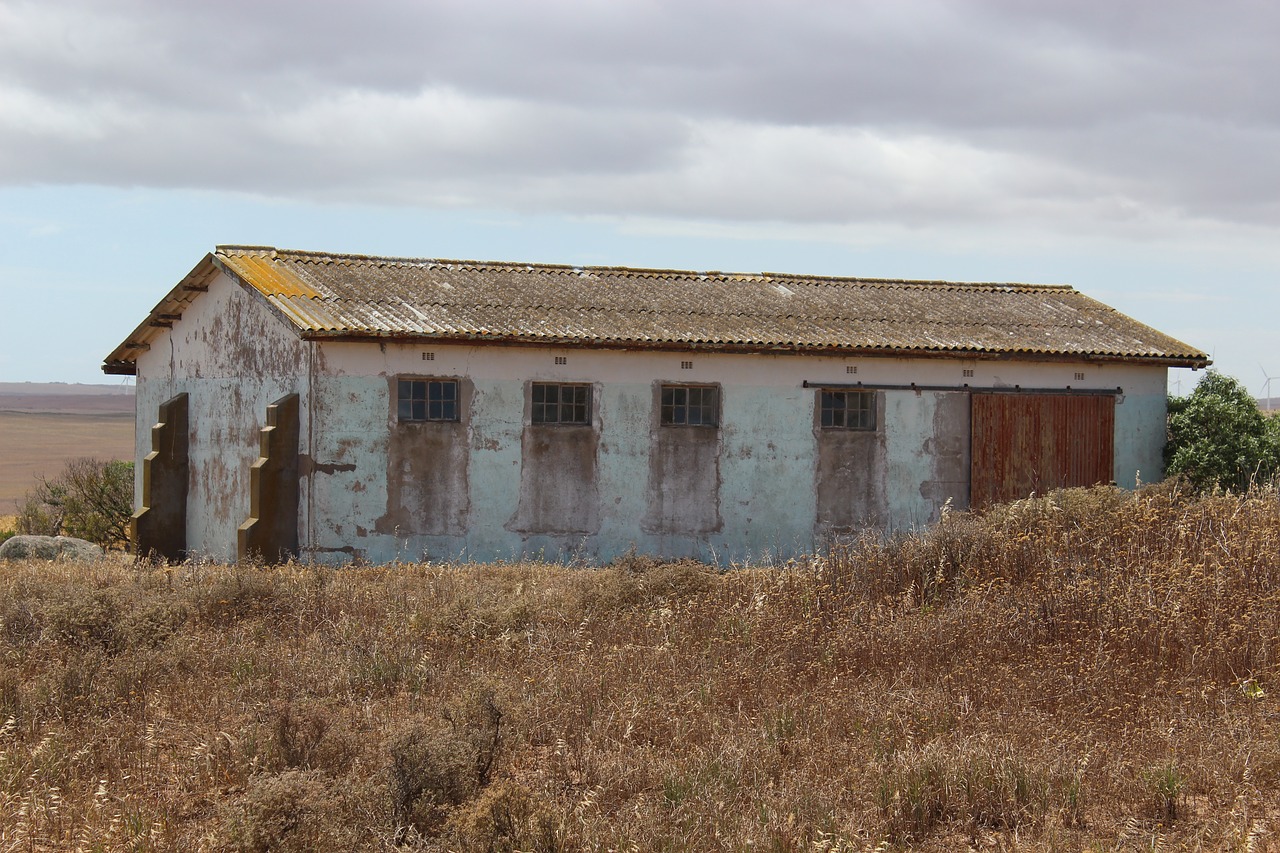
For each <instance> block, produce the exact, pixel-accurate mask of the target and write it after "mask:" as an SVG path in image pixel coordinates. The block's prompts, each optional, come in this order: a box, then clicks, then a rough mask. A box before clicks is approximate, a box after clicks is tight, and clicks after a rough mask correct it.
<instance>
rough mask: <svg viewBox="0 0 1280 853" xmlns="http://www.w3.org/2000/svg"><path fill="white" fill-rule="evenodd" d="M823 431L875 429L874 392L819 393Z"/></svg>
mask: <svg viewBox="0 0 1280 853" xmlns="http://www.w3.org/2000/svg"><path fill="white" fill-rule="evenodd" d="M818 393H819V394H820V395H821V402H820V405H821V408H822V428H823V429H860V430H873V429H875V428H876V394H875V392H874V391H819V392H818Z"/></svg>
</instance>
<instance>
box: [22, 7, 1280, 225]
mask: <svg viewBox="0 0 1280 853" xmlns="http://www.w3.org/2000/svg"><path fill="white" fill-rule="evenodd" d="M1277 36H1280V7H1274V6H1273V5H1272V4H1269V3H1262V2H1248V1H1247V0H1230V1H1229V2H1225V3H1222V4H1214V5H1213V6H1212V7H1210V6H1208V5H1206V4H1202V3H1199V2H1192V0H1174V2H1161V3H1156V2H1151V0H1138V2H1133V3H1115V2H1105V3H1104V2H1093V0H1070V2H1068V0H1059V2H1056V3H1026V2H1022V0H985V2H968V3H957V2H943V0H933V2H929V0H914V2H902V3H897V2H895V3H884V2H880V0H862V2H853V3H849V2H837V0H818V2H811V3H800V4H797V3H790V2H787V3H784V2H780V0H768V2H766V0H757V2H752V3H742V2H737V3H730V2H724V0H696V1H695V0H686V2H647V3H641V2H616V3H613V2H611V3H585V2H582V3H579V2H566V1H565V0H560V2H557V0H544V2H539V3H528V2H514V0H506V1H505V2H493V3H475V2H460V0H443V1H442V2H434V3H420V2H413V0H381V2H367V3H363V4H359V5H357V4H350V3H345V2H343V3H339V2H299V1H298V0H295V1H294V2H278V3H263V2H249V0H229V1H228V2H221V3H217V4H213V3H198V4H175V3H169V2H162V0H117V2H111V3H99V2H88V0H80V2H75V0H72V2H66V3H59V4H39V5H35V4H30V3H26V2H3V0H0V181H3V182H4V183H8V184H16V183H48V182H78V183H101V184H114V185H144V186H181V187H194V188H214V189H234V190H241V191H248V192H259V193H263V194H268V195H281V196H291V197H312V198H316V197H322V198H326V199H335V200H360V201H367V200H375V201H383V202H394V203H400V204H414V203H423V204H442V203H450V204H473V205H479V206H489V207H495V206H499V207H500V206H504V205H510V206H515V207H520V208H534V209H538V208H540V209H550V210H557V211H562V212H572V213H585V214H592V213H614V214H619V215H622V214H637V215H666V216H677V217H680V216H684V217H702V218H710V219H721V220H744V219H757V220H767V219H793V220H795V221H804V222H823V221H825V222H851V221H872V220H884V219H886V218H887V219H890V220H893V221H898V222H902V223H907V224H916V223H924V222H932V221H965V222H969V221H973V220H975V219H976V220H983V219H991V220H1000V219H1014V220H1022V219H1025V218H1026V217H1028V216H1032V217H1040V218H1043V219H1044V221H1045V222H1046V223H1047V224H1048V227H1062V226H1061V223H1062V222H1063V221H1070V222H1072V223H1075V224H1076V225H1081V224H1082V223H1083V227H1087V223H1088V222H1089V221H1091V220H1092V221H1099V222H1107V223H1113V222H1117V221H1118V222H1121V223H1123V221H1125V220H1126V219H1128V218H1135V217H1136V218H1139V219H1140V218H1142V217H1143V216H1147V217H1152V216H1166V215H1175V216H1176V215H1181V216H1184V217H1186V218H1188V219H1196V218H1210V219H1213V218H1216V219H1219V220H1222V221H1228V222H1231V221H1241V222H1257V221H1262V222H1265V223H1269V224H1270V225H1272V226H1275V225H1280V214H1278V212H1277V208H1276V204H1275V202H1274V201H1272V200H1271V198H1269V195H1273V193H1272V192H1271V187H1270V185H1269V182H1268V181H1266V180H1260V179H1259V176H1262V175H1274V174H1276V173H1277V172H1278V171H1280V155H1278V154H1277V153H1276V152H1277V151H1280V147H1278V146H1276V144H1275V142H1276V135H1277V133H1280V93H1277V87H1275V86H1274V85H1273V84H1272V81H1274V80H1276V79H1280V68H1277V66H1278V65H1280V60H1278V59H1277V58H1276V56H1275V51H1274V49H1273V45H1274V44H1275V43H1276V41H1277ZM925 141H927V143H926V142H925ZM1135 211H1136V213H1135Z"/></svg>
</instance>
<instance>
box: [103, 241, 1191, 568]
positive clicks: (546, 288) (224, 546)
mask: <svg viewBox="0 0 1280 853" xmlns="http://www.w3.org/2000/svg"><path fill="white" fill-rule="evenodd" d="M1207 364H1209V360H1208V358H1207V357H1206V356H1205V354H1204V353H1201V352H1197V351H1196V350H1194V349H1192V348H1191V347H1189V346H1187V345H1186V344H1183V343H1180V342H1179V341H1176V340H1174V339H1172V338H1170V337H1168V336H1166V335H1164V334H1161V333H1160V332H1157V331H1155V330H1154V329H1151V328H1149V327H1147V326H1144V325H1142V324H1141V323H1138V322H1136V321H1134V320H1132V319H1130V318H1129V317H1126V316H1124V315H1122V314H1120V313H1118V312H1116V311H1115V310H1113V309H1111V308H1108V307H1107V306H1105V305H1103V304H1101V303H1099V302H1096V301H1094V300H1092V299H1090V298H1088V297H1086V296H1084V295H1082V294H1081V293H1079V292H1077V291H1076V290H1074V289H1072V288H1070V287H1065V286H1046V285H1024V284H958V283H948V282H923V281H894V280H868V279H856V278H822V277H814V276H798V275H780V274H773V273H764V274H728V273H718V272H705V273H699V272H681V271H672V270H647V269H626V268H614V267H608V268H606V267H568V266H548V265H540V264H511V263H482V262H473V261H444V260H421V259H407V258H378V257H364V256H355V255H334V254H321V253H311V252H295V251H283V250H276V249H272V248H261V247H243V246H224V247H219V248H218V249H217V250H215V251H214V252H213V253H212V254H210V255H208V256H206V257H205V258H204V259H203V260H201V261H200V262H199V263H198V264H197V265H196V267H195V269H193V270H192V271H191V272H190V273H189V274H188V275H187V276H186V277H185V278H183V279H182V281H180V282H179V283H178V285H177V286H176V287H174V288H173V290H171V291H170V292H169V293H168V295H167V296H165V297H164V298H163V299H162V300H161V301H160V303H159V304H158V305H157V306H156V307H155V308H154V309H153V310H152V312H151V313H150V315H149V316H148V317H146V318H145V319H144V320H143V321H142V323H141V325H139V326H138V328H137V329H136V330H134V331H133V332H132V333H131V334H130V335H129V336H128V337H127V338H126V339H125V340H124V342H123V343H121V344H120V346H119V347H117V348H116V349H115V351H113V352H112V353H111V354H110V355H109V356H108V357H107V359H106V362H105V364H104V366H103V369H104V370H105V371H106V372H107V373H112V374H132V375H136V376H137V407H138V411H137V418H138V420H137V425H138V429H137V436H138V447H137V458H138V462H139V464H138V466H137V475H138V482H137V493H136V496H135V498H136V506H137V508H138V509H137V512H136V513H135V516H134V534H135V537H136V541H137V545H138V546H139V548H140V550H141V551H142V552H144V553H146V552H155V553H158V554H160V555H163V556H167V557H170V558H174V559H177V558H181V557H182V556H184V555H187V554H201V555H209V556H212V557H214V558H220V559H235V558H237V557H238V556H246V555H249V554H253V553H258V554H261V555H262V556H264V557H266V558H268V559H277V558H280V557H282V556H285V555H298V556H300V557H301V558H303V559H315V560H321V561H329V562H340V561H344V560H349V559H356V558H360V559H366V560H370V561H374V562H384V561H390V560H394V559H421V558H423V557H427V558H431V559H446V558H462V559H475V560H481V561H488V560H495V559H503V558H508V559H509V558H516V557H520V556H523V555H541V556H543V557H545V558H548V559H566V558H570V557H581V558H584V559H593V560H609V559H612V558H614V557H616V556H618V555H620V554H623V553H625V552H627V551H628V550H630V549H633V548H634V549H635V550H636V551H638V552H640V553H649V554H654V555H660V556H684V555H691V556H696V557H700V558H703V559H712V560H719V561H722V562H723V561H725V560H737V559H749V558H752V557H757V558H758V557H761V556H764V555H785V554H792V553H797V552H803V551H808V550H811V549H814V548H818V547H821V546H822V544H823V542H824V541H825V540H826V539H827V537H829V536H831V535H833V534H839V533H841V532H845V531H850V530H856V529H860V528H863V527H866V526H876V527H887V528H906V527H911V526H914V525H921V524H926V523H928V522H930V521H933V520H935V519H937V518H938V516H939V514H940V512H941V511H942V508H943V507H944V505H947V504H949V505H950V506H952V507H955V508H965V507H969V506H977V505H982V504H986V503H989V502H992V501H998V500H1003V499H1008V498H1015V497H1020V496H1025V495H1027V494H1028V493H1030V492H1032V491H1043V490H1046V489H1050V488H1054V487H1059V486H1073V485H1092V484H1094V483H1098V482H1108V481H1114V482H1116V483H1117V484H1119V485H1121V486H1125V487H1132V486H1133V485H1134V483H1135V481H1136V480H1137V479H1139V478H1141V479H1142V480H1147V481H1150V480H1155V479H1158V478H1159V477H1160V476H1161V455H1162V449H1163V445H1164V439H1165V399H1166V390H1165V389H1166V371H1167V369H1168V368H1170V367H1190V368H1199V367H1203V366H1205V365H1207Z"/></svg>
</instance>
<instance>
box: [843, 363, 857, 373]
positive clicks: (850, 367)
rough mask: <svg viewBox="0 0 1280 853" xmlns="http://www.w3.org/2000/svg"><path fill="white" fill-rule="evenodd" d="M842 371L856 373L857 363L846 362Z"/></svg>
mask: <svg viewBox="0 0 1280 853" xmlns="http://www.w3.org/2000/svg"><path fill="white" fill-rule="evenodd" d="M844 372H845V373H857V372H858V365H856V364H846V365H845V366H844Z"/></svg>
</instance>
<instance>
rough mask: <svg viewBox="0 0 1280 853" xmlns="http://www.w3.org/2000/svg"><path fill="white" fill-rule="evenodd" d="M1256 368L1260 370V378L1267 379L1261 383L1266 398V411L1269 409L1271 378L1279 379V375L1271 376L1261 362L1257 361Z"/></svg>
mask: <svg viewBox="0 0 1280 853" xmlns="http://www.w3.org/2000/svg"><path fill="white" fill-rule="evenodd" d="M1258 369H1259V370H1261V371H1262V378H1264V379H1266V380H1267V381H1266V382H1264V383H1262V393H1263V395H1264V396H1266V398H1267V411H1268V412H1269V411H1271V380H1272V379H1280V376H1271V375H1270V374H1268V373H1267V369H1266V368H1265V367H1263V366H1262V362H1258Z"/></svg>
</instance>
